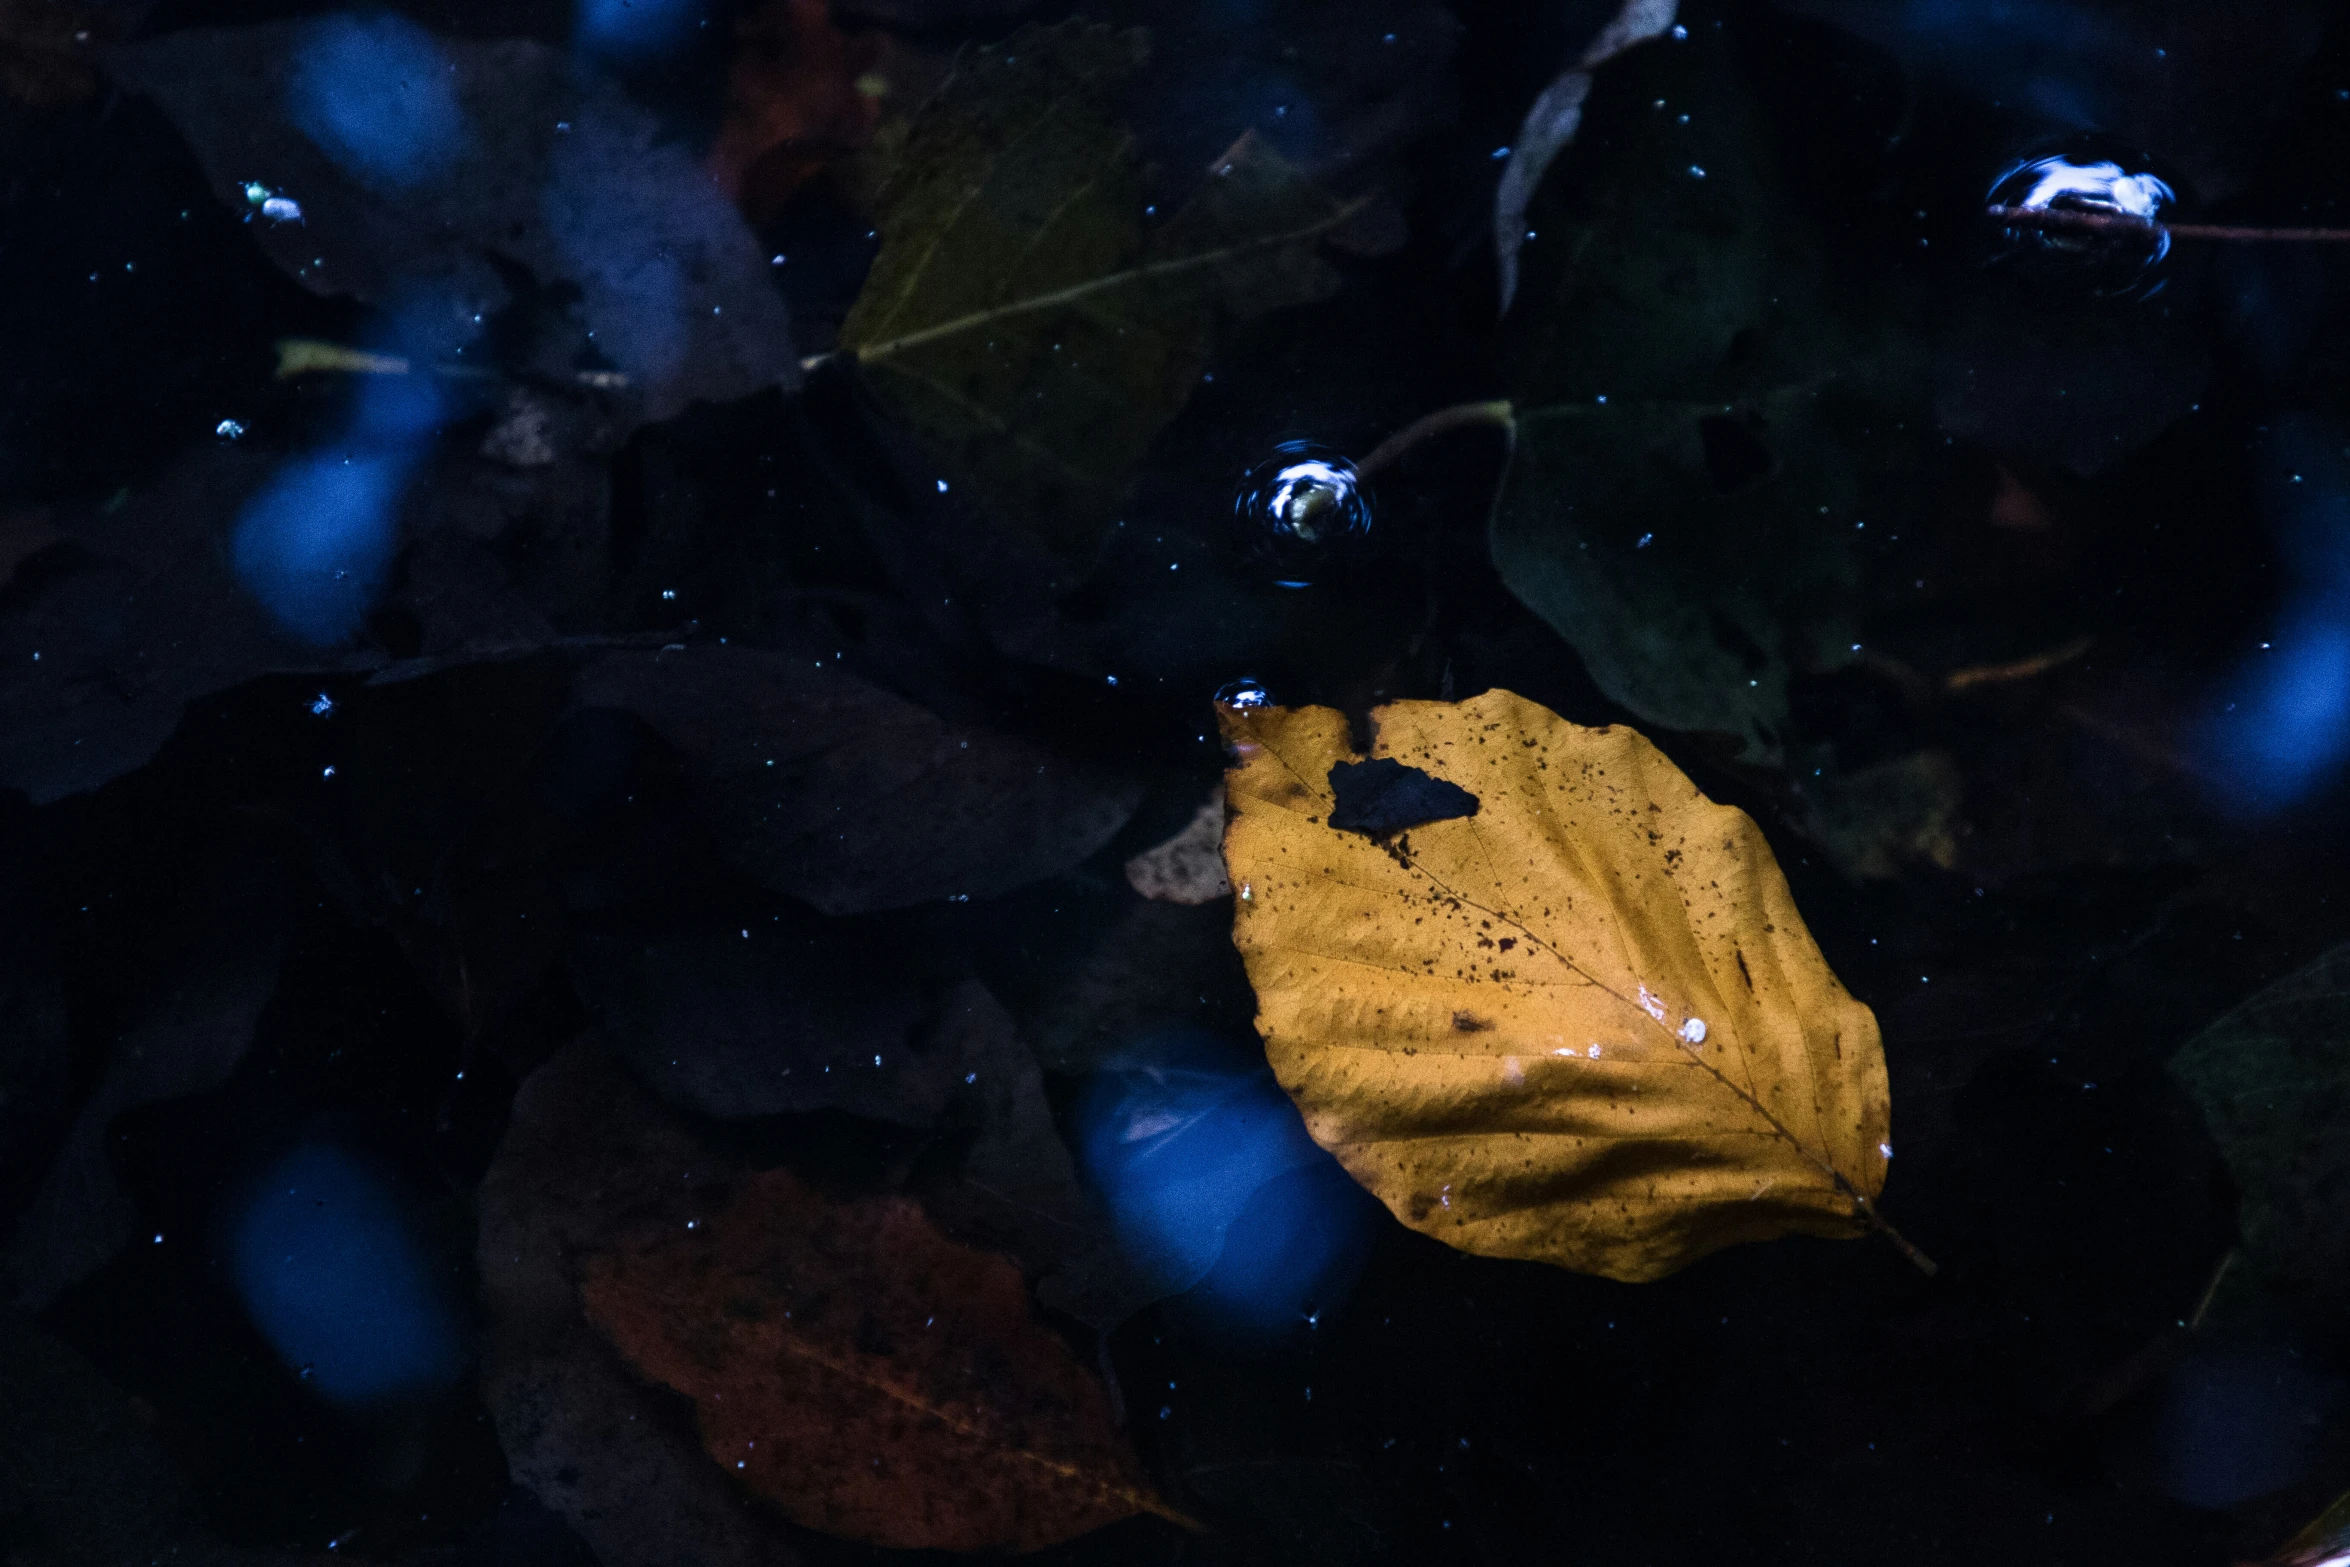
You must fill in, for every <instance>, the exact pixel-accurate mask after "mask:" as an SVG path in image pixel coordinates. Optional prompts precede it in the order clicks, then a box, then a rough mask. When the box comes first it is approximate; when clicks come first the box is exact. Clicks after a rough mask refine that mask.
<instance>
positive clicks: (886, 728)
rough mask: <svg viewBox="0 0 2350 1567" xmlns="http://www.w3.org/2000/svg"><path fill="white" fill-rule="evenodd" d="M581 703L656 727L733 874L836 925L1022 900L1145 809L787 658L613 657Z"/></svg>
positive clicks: (1093, 776)
mask: <svg viewBox="0 0 2350 1567" xmlns="http://www.w3.org/2000/svg"><path fill="white" fill-rule="evenodd" d="M580 701H581V703H582V704H583V705H585V706H591V707H616V708H621V709H624V710H626V711H629V712H633V713H636V714H637V715H638V716H639V717H641V718H643V719H644V720H645V721H646V722H647V723H648V724H650V725H652V727H653V729H654V730H655V731H656V732H657V733H658V734H660V735H661V737H662V738H663V739H664V740H667V741H668V742H669V743H670V744H671V745H673V746H675V747H676V748H677V750H678V751H679V752H680V753H681V754H682V755H683V756H684V757H685V759H686V765H687V768H688V772H689V776H690V777H691V778H692V780H693V782H694V785H695V789H696V791H697V793H698V795H699V797H700V799H701V801H702V805H703V809H704V812H705V814H706V815H707V816H708V818H709V821H710V823H711V826H712V828H713V830H714V831H715V832H716V833H717V835H718V839H719V842H720V845H721V847H722V849H723V850H724V852H725V854H726V855H727V857H728V859H729V860H730V861H732V862H733V864H734V865H735V866H736V867H737V868H738V869H739V870H741V871H742V872H743V873H744V874H745V875H747V876H749V877H750V878H751V879H752V880H754V881H756V882H758V883H759V884H760V885H762V886H764V887H767V888H769V889H771V890H773V891H776V892H782V893H787V894H789V895H791V896H793V897H796V898H800V899H802V900H804V901H806V902H808V903H811V904H813V905H815V906H816V907H817V908H819V909H822V910H823V911H824V912H826V913H828V914H855V913H864V912H868V911H871V910H876V909H891V908H903V907H905V906H907V905H909V904H915V903H923V902H929V901H932V900H936V899H943V898H985V897H992V896H995V895H997V894H999V893H1003V892H1007V891H1009V890H1011V889H1012V888H1014V887H1018V886H1020V885H1022V884H1023V883H1026V882H1031V881H1035V880H1037V879H1039V878H1041V877H1044V876H1049V875H1051V874H1053V873H1054V872H1056V871H1061V870H1065V869H1067V868H1068V867H1070V866H1072V865H1075V864H1077V863H1078V862H1079V861H1081V860H1083V859H1085V858H1086V857H1087V856H1089V855H1091V854H1092V853H1093V852H1094V851H1095V850H1096V849H1099V848H1100V847H1101V846H1102V845H1103V844H1105V843H1107V842H1108V841H1109V840H1110V838H1111V836H1112V835H1114V834H1115V833H1116V832H1117V831H1118V829H1119V828H1120V827H1122V826H1124V825H1125V822H1126V819H1127V818H1128V817H1129V816H1130V815H1132V814H1133V812H1134V808H1135V806H1136V804H1137V803H1138V802H1139V801H1140V799H1141V789H1140V787H1139V786H1138V785H1136V784H1133V783H1131V782H1129V781H1127V780H1125V779H1123V778H1120V777H1118V776H1117V775H1115V774H1113V773H1110V772H1108V771H1106V770H1104V769H1102V768H1100V767H1097V766H1094V765H1092V764H1089V763H1085V762H1079V761H1073V760H1071V759H1069V758H1068V757H1067V756H1065V755H1063V754H1062V753H1060V752H1058V751H1056V750H1053V749H1052V748H1050V747H1047V746H1045V745H1042V744H1040V743H1038V742H1035V741H1030V740H1025V739H1020V738H1017V737H1014V736H1010V735H1004V734H997V733H993V732H990V731H987V730H981V729H970V728H962V727H958V726H955V725H950V724H948V723H947V722H945V721H944V720H942V719H940V718H938V717H937V716H935V715H934V714H932V713H930V712H928V711H927V710H925V709H923V708H920V707H917V706H915V705H914V704H913V703H911V702H908V701H906V700H905V699H904V698H902V697H898V696H895V695H893V694H891V693H890V692H887V691H884V690H882V689H881V688H880V687H878V686H874V685H871V684H868V683H867V682H865V681H863V680H860V679H858V678H857V677H856V676H855V675H852V674H848V673H846V672H844V671H843V670H841V669H839V668H838V667H836V666H832V665H819V664H817V663H816V662H815V661H813V660H809V661H802V660H800V659H798V658H795V657H792V656H789V655H785V654H780V653H768V652H761V651H758V650H755V649H750V648H742V647H719V648H711V647H697V648H692V649H687V650H680V651H676V652H669V653H661V654H634V653H610V654H606V655H604V656H602V657H601V658H599V659H598V660H597V661H596V662H595V663H594V664H593V665H592V666H591V667H590V668H589V670H588V672H587V674H586V676H585V677H584V678H583V681H582V685H581V690H580Z"/></svg>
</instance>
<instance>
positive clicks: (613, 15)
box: [572, 0, 704, 61]
mask: <svg viewBox="0 0 2350 1567" xmlns="http://www.w3.org/2000/svg"><path fill="white" fill-rule="evenodd" d="M703 10H704V6H703V0H579V8H578V11H577V12H576V13H575V19H574V21H573V30H572V38H573V41H574V42H576V43H577V44H578V45H579V47H580V48H581V49H582V50H584V51H586V52H587V53H589V54H591V55H596V56H598V57H600V58H603V59H607V60H615V61H619V60H636V59H650V60H658V59H661V58H663V57H666V56H669V55H674V54H676V53H678V52H680V51H681V50H683V49H684V48H685V47H686V46H687V45H688V44H690V43H691V42H693V38H694V34H695V33H696V32H697V31H699V30H700V27H701V22H702V16H703Z"/></svg>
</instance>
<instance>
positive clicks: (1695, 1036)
mask: <svg viewBox="0 0 2350 1567" xmlns="http://www.w3.org/2000/svg"><path fill="white" fill-rule="evenodd" d="M1681 1043H1683V1044H1685V1045H1702V1044H1704V1043H1705V1019H1704V1018H1701V1017H1693V1018H1691V1019H1690V1020H1689V1021H1688V1022H1686V1023H1683V1024H1682V1025H1681Z"/></svg>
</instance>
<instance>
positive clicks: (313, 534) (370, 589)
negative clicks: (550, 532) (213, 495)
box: [230, 374, 441, 646]
mask: <svg viewBox="0 0 2350 1567" xmlns="http://www.w3.org/2000/svg"><path fill="white" fill-rule="evenodd" d="M440 416H441V402H440V397H439V395H438V393H437V392H436V391H435V390H434V388H433V385H432V382H431V380H430V379H429V378H428V377H426V376H423V375H417V374H412V375H404V376H367V377H365V378H363V385H362V387H361V390H360V399H359V409H358V414H357V417H356V419H355V421H354V425H353V429H352V431H351V433H350V435H349V436H348V437H347V438H346V439H345V440H343V441H341V442H338V443H336V444H335V445H334V446H332V447H330V448H328V449H327V450H324V451H320V452H314V453H311V454H309V455H307V456H302V457H297V458H295V459H293V460H292V461H290V462H288V463H287V464H286V465H285V466H284V467H283V468H281V469H279V470H278V472H277V474H276V475H275V476H274V477H273V478H271V480H270V481H269V483H268V484H266V485H264V486H263V487H262V489H261V491H260V493H259V494H257V495H255V496H254V497H253V499H252V500H250V501H248V502H247V503H246V505H245V510H244V512H243V514H242V515H241V516H239V518H238V519H237V527H236V534H235V537H234V539H233V540H232V542H231V545H230V559H231V560H232V562H233V563H234V564H235V566H236V570H237V577H238V579H239V580H240V581H242V582H243V583H244V584H245V586H246V588H247V589H248V590H249V591H250V592H251V593H252V594H253V596H254V597H255V598H258V599H259V600H260V601H261V603H262V605H263V606H264V607H265V608H267V609H268V611H269V612H270V614H271V615H272V616H274V617H275V618H276V620H277V621H278V623H279V624H280V625H281V626H283V627H284V628H285V629H286V630H287V631H289V632H291V633H293V634H294V635H295V636H297V637H299V638H301V639H302V640H303V641H305V642H309V643H312V644H315V645H318V646H328V645H332V644H334V643H338V642H347V641H349V640H350V639H351V638H352V637H353V636H354V635H356V634H357V632H358V630H359V628H360V626H361V624H362V623H363V622H364V621H365V620H366V618H367V614H368V611H369V610H370V609H372V608H373V607H374V605H375V599H376V595H377V594H378V593H380V592H381V591H382V588H383V584H384V579H385V577H386V576H387V575H388V574H389V572H390V570H391V564H392V557H393V556H394V554H396V553H397V551H398V549H399V509H400V497H401V494H402V493H403V491H404V490H405V489H406V487H407V483H408V479H409V476H410V474H411V473H412V472H413V471H414V469H415V467H416V464H417V459H418V458H419V457H420V456H421V455H422V452H423V447H424V444H425V442H426V441H428V440H429V439H430V437H431V433H432V429H433V426H434V423H435V422H436V421H437V420H438V419H439V417H440Z"/></svg>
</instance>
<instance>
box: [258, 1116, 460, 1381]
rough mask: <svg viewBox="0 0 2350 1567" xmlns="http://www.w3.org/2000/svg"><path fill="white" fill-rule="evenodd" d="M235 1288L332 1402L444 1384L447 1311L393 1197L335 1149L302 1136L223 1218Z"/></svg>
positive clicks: (454, 1360)
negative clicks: (227, 1222) (231, 1218)
mask: <svg viewBox="0 0 2350 1567" xmlns="http://www.w3.org/2000/svg"><path fill="white" fill-rule="evenodd" d="M233 1237H234V1265H235V1270H236V1283H237V1293H238V1294H239V1295H240V1296H241V1297H242V1298H243V1300H244V1302H245V1309H246V1310H247V1311H248V1312H249V1313H251V1315H252V1318H253V1322H254V1325H255V1326H257V1327H259V1328H260V1330H261V1332H262V1335H263V1336H264V1337H266V1338H267V1339H268V1340H269V1343H270V1347H271V1348H273V1349H275V1350H276V1351H277V1352H278V1354H279V1355H280V1356H281V1357H282V1358H283V1359H284V1360H285V1362H286V1364H287V1365H289V1366H292V1367H295V1368H297V1369H300V1370H301V1371H302V1372H303V1374H304V1379H305V1380H306V1381H307V1382H308V1383H309V1384H310V1385H311V1386H312V1387H315V1388H316V1389H317V1390H318V1392H319V1393H320V1394H321V1395H323V1396H324V1397H326V1398H330V1399H333V1400H335V1401H336V1402H338V1403H347V1404H371V1403H381V1402H384V1401H387V1400H392V1399H400V1398H409V1397H415V1396H417V1395H419V1394H424V1393H430V1392H432V1391H435V1390H436V1389H439V1388H443V1387H447V1386H449V1385H450V1384H451V1383H453V1382H455V1381H456V1379H457V1376H458V1373H459V1371H460V1370H461V1369H462V1366H463V1353H462V1351H461V1349H460V1347H459V1335H458V1326H457V1315H456V1311H455V1309H454V1308H453V1306H452V1305H451V1302H450V1300H449V1296H448V1292H447V1289H446V1288H445V1286H443V1285H442V1284H440V1283H439V1281H438V1280H436V1278H435V1277H434V1274H433V1273H432V1271H431V1270H430V1269H429V1268H428V1267H427V1266H426V1262H425V1257H424V1254H423V1252H422V1250H421V1249H420V1248H419V1247H418V1245H417V1244H416V1240H415V1237H414V1235H413V1234H412V1233H411V1231H410V1228H409V1225H408V1222H407V1219H406V1217H405V1216H404V1215H403V1214H402V1212H401V1210H400V1204H399V1200H398V1198H397V1197H396V1196H395V1195H394V1194H393V1191H392V1188H391V1186H390V1184H389V1183H388V1182H386V1181H385V1180H384V1179H383V1177H382V1176H380V1175H379V1174H377V1173H376V1171H374V1170H373V1169H371V1168H370V1167H369V1166H368V1165H366V1164H365V1163H363V1162H361V1161H360V1160H359V1159H358V1158H356V1157H355V1156H353V1155H352V1154H351V1153H349V1152H347V1151H345V1150H344V1149H341V1148H337V1147H334V1146H332V1145H329V1144H321V1143H313V1144H306V1145H304V1146H302V1147H300V1148H297V1149H295V1150H294V1151H293V1152H292V1153H290V1154H288V1155H286V1157H285V1158H283V1159H281V1160H279V1161H278V1163H277V1164H276V1165H275V1166H274V1167H272V1168H271V1170H270V1171H269V1173H268V1174H267V1175H266V1176H264V1177H263V1178H262V1180H261V1182H260V1183H259V1185H258V1186H257V1187H256V1189H255V1190H254V1192H253V1194H252V1195H251V1196H250V1197H249V1198H248V1199H247V1201H246V1204H245V1206H244V1209H243V1211H242V1212H241V1213H240V1214H239V1215H238V1216H237V1218H236V1220H235V1224H234V1227H233Z"/></svg>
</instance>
